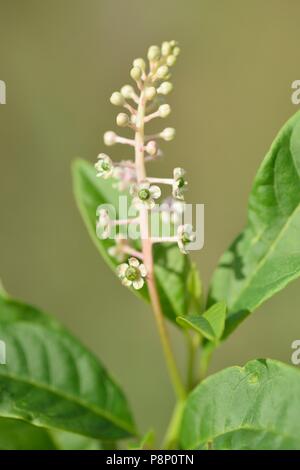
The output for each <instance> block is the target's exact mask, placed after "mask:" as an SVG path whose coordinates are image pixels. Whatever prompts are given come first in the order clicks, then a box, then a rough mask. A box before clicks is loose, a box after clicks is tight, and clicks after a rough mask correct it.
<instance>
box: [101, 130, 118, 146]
mask: <svg viewBox="0 0 300 470" xmlns="http://www.w3.org/2000/svg"><path fill="white" fill-rule="evenodd" d="M116 138H117V135H116V133H115V132H112V131H107V132H105V134H104V138H103V140H104V143H105V145H108V146H110V145H114V144H115V143H116Z"/></svg>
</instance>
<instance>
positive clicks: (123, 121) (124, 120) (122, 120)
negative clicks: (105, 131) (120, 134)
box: [116, 113, 129, 127]
mask: <svg viewBox="0 0 300 470" xmlns="http://www.w3.org/2000/svg"><path fill="white" fill-rule="evenodd" d="M116 121H117V125H118V126H120V127H126V126H127V125H128V124H129V117H128V114H126V113H119V114H118V115H117V119H116Z"/></svg>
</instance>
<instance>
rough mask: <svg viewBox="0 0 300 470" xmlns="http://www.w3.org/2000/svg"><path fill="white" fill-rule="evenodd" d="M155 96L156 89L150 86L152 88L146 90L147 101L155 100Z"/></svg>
mask: <svg viewBox="0 0 300 470" xmlns="http://www.w3.org/2000/svg"><path fill="white" fill-rule="evenodd" d="M155 95H156V89H155V88H154V86H150V87H148V88H146V90H145V96H146V98H147V100H153V98H154V97H155Z"/></svg>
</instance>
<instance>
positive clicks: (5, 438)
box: [0, 418, 57, 450]
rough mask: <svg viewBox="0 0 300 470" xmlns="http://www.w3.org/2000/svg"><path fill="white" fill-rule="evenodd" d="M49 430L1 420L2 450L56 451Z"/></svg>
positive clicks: (15, 421) (19, 422) (14, 421)
mask: <svg viewBox="0 0 300 470" xmlns="http://www.w3.org/2000/svg"><path fill="white" fill-rule="evenodd" d="M56 448H57V447H56V446H55V443H54V441H53V440H52V438H51V437H50V435H49V434H48V432H47V430H45V429H42V428H38V427H36V426H32V425H31V424H29V423H26V422H25V421H20V420H17V419H10V418H0V450H55V449H56Z"/></svg>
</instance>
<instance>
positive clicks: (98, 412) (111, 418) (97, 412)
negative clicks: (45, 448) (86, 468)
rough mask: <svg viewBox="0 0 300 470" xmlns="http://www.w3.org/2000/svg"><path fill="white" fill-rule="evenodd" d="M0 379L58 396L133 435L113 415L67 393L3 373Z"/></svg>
mask: <svg viewBox="0 0 300 470" xmlns="http://www.w3.org/2000/svg"><path fill="white" fill-rule="evenodd" d="M1 377H4V378H7V379H10V380H15V381H17V382H20V383H24V384H26V385H30V386H32V387H36V388H38V389H41V390H43V391H46V392H48V393H51V394H54V395H56V396H58V397H60V398H62V399H64V400H68V401H70V402H72V403H75V404H76V405H78V406H81V407H83V408H85V409H87V410H88V411H92V412H93V413H95V415H98V416H100V417H101V418H104V419H106V420H108V421H110V422H111V423H112V424H114V425H116V426H117V427H119V428H120V429H122V430H125V431H127V432H129V433H130V434H135V430H134V429H133V428H130V427H128V426H127V425H125V423H124V422H123V421H120V420H119V419H117V418H115V417H114V416H113V415H111V414H110V413H108V412H107V411H105V410H102V409H101V408H98V407H97V406H95V405H93V404H87V403H86V402H84V401H83V400H81V399H80V398H78V397H74V396H72V395H69V394H67V393H63V392H61V391H60V390H57V389H54V388H52V387H50V386H49V385H46V384H43V383H40V382H35V381H33V380H29V379H28V378H26V379H25V378H21V377H18V376H16V375H14V374H3V373H1V372H0V379H1ZM21 419H22V420H23V421H26V422H30V423H32V421H29V420H26V419H24V418H23V417H22V418H21ZM64 430H65V429H64ZM88 437H90V436H88Z"/></svg>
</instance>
